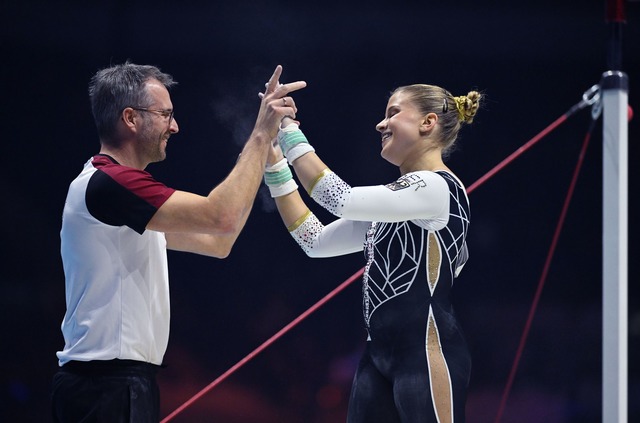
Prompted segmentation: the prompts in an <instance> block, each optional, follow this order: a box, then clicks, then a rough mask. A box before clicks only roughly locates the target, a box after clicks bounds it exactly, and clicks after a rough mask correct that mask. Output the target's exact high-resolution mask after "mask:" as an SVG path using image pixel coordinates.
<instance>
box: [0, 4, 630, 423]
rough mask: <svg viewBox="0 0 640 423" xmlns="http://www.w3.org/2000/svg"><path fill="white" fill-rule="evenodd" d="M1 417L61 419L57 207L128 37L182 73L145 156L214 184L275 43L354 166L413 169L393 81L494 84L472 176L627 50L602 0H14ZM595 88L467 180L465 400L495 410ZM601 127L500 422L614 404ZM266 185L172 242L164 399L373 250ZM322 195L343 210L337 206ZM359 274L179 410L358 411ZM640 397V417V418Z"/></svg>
mask: <svg viewBox="0 0 640 423" xmlns="http://www.w3.org/2000/svg"><path fill="white" fill-rule="evenodd" d="M0 5H1V10H0V23H1V24H0V36H1V39H0V52H1V53H2V55H1V56H0V57H2V59H3V60H2V64H1V66H0V84H1V91H0V96H1V97H0V98H1V101H0V110H1V114H0V116H1V119H2V130H3V133H4V139H3V140H2V142H0V175H1V177H0V187H1V188H2V196H3V200H2V206H1V207H0V218H1V220H0V222H2V225H1V226H0V231H1V237H0V239H1V240H2V243H3V254H2V255H1V257H2V264H3V266H2V272H1V273H0V283H1V285H0V289H1V290H2V291H1V292H2V293H1V295H0V313H1V314H0V317H2V319H1V321H2V327H3V331H2V335H3V336H2V339H3V341H2V347H1V348H0V351H1V354H2V355H1V356H0V359H1V361H2V369H3V370H2V372H1V373H0V420H2V421H25V422H26V421H29V422H42V421H49V398H48V394H49V385H50V380H51V376H52V375H53V373H54V372H55V370H56V366H57V362H56V357H55V352H56V351H57V350H59V349H60V348H61V347H62V346H63V342H62V336H61V334H60V330H59V325H60V322H61V319H62V316H63V314H64V307H65V305H64V276H63V272H62V266H61V262H60V257H59V229H60V218H61V211H62V207H63V203H64V198H65V195H66V190H67V186H68V184H69V182H70V181H71V180H72V179H73V178H74V177H75V176H76V175H77V174H78V172H79V171H80V170H81V168H82V165H83V163H84V162H85V161H86V160H87V159H88V158H89V157H90V156H91V155H93V154H94V153H96V152H97V151H98V148H99V144H98V139H97V136H96V134H95V129H94V126H93V121H92V118H91V114H90V110H89V104H88V98H87V84H88V81H89V78H90V77H91V76H92V75H93V74H94V73H95V72H96V71H97V70H98V69H100V68H103V67H106V66H108V65H109V64H112V63H121V62H123V61H124V60H127V59H130V60H131V61H133V62H136V63H145V64H147V63H148V64H154V65H157V66H159V67H160V68H161V69H162V70H163V71H165V72H168V73H171V74H172V75H173V76H174V77H175V79H176V80H177V81H179V85H178V86H177V87H176V89H175V90H174V91H173V92H172V100H173V103H174V106H175V110H176V119H177V121H178V123H179V125H180V133H179V134H178V135H176V136H174V137H172V138H171V141H170V143H169V147H168V159H167V160H166V161H165V162H163V163H159V164H153V165H151V166H150V167H149V168H148V170H149V171H150V172H151V173H152V174H153V175H154V176H156V178H157V179H159V180H160V181H163V182H165V183H166V184H168V185H170V186H173V187H175V188H178V189H183V190H189V191H193V192H196V193H200V194H206V193H207V192H208V191H209V190H210V189H211V188H213V187H214V186H215V185H216V184H217V183H218V182H220V181H221V180H222V179H223V178H224V177H225V176H226V174H227V173H228V172H229V170H230V169H231V167H232V166H233V164H234V161H235V158H236V156H237V154H238V152H239V151H240V148H241V145H242V143H243V142H244V140H245V139H246V137H247V136H248V134H249V132H250V130H251V127H252V124H253V121H254V118H255V113H256V112H257V108H258V100H257V95H256V94H257V92H258V91H259V90H261V89H262V88H263V84H264V82H265V81H266V79H267V78H268V77H269V76H270V74H271V72H272V70H273V68H274V67H275V65H277V64H282V65H283V66H284V74H283V77H282V80H283V81H293V80H299V79H302V80H306V81H307V83H308V87H307V88H306V89H305V90H303V91H301V92H299V93H297V94H296V95H295V99H296V103H297V105H298V107H299V114H298V118H299V120H300V121H301V122H302V125H303V129H304V130H305V133H306V134H307V135H308V137H309V138H310V139H311V141H312V144H313V145H314V146H315V147H316V150H317V151H318V152H319V154H320V155H321V156H322V157H323V158H324V159H325V161H326V162H327V163H328V164H329V165H330V166H331V167H332V169H334V170H335V171H336V172H337V173H338V174H339V175H340V176H342V177H343V179H345V180H346V181H348V182H349V183H351V184H352V185H363V184H379V183H387V182H390V181H392V180H394V179H395V178H396V177H397V175H398V172H397V169H395V168H394V167H393V166H391V165H390V164H388V163H387V162H385V161H384V160H383V159H381V158H380V157H379V148H380V147H379V142H380V141H379V140H380V138H379V135H378V133H377V132H376V131H375V124H376V123H377V122H379V121H380V120H381V118H382V117H383V114H384V108H385V105H386V100H387V97H388V93H389V91H390V90H392V89H393V88H395V87H397V86H399V85H404V84H409V83H416V82H422V83H432V84H436V85H440V86H443V87H446V88H447V89H449V90H450V91H452V92H453V93H454V95H462V94H466V93H467V92H468V91H469V90H471V89H479V90H482V91H483V92H484V93H485V100H486V101H485V103H484V107H483V109H482V110H481V111H480V112H479V114H478V116H477V118H476V121H475V122H474V123H473V124H472V125H471V126H469V127H467V128H465V129H464V131H463V132H462V133H461V137H460V139H459V149H458V151H457V152H455V153H454V154H453V155H452V157H451V159H450V160H449V165H450V167H451V168H452V169H453V170H454V171H455V172H456V173H457V174H458V176H459V177H460V178H461V179H462V180H463V181H464V182H465V183H466V185H467V186H469V185H471V183H473V182H474V181H476V180H477V179H478V178H480V177H481V176H482V175H484V174H485V173H486V172H487V171H489V170H490V169H491V168H492V167H493V166H495V165H496V164H497V163H499V162H500V161H501V160H502V159H504V158H505V157H506V156H508V155H509V154H511V153H512V152H513V151H515V150H516V149H518V148H519V147H520V146H521V145H523V144H524V143H525V142H527V141H528V140H529V139H531V138H532V137H533V136H535V135H536V134H538V133H539V132H540V131H541V130H543V129H544V128H545V127H546V126H547V125H549V124H550V123H551V122H553V121H554V120H555V119H556V118H558V117H560V116H561V115H562V114H563V113H565V112H566V111H567V110H568V109H569V108H570V107H571V106H573V105H574V104H576V103H577V102H578V101H580V99H581V96H582V93H583V92H584V91H585V90H587V89H588V88H590V87H591V86H592V85H594V84H597V83H598V82H599V80H600V76H601V75H602V73H603V72H604V71H606V70H609V67H608V64H607V60H606V53H607V39H608V34H609V29H608V26H607V24H606V23H605V19H604V18H605V5H604V2H603V1H596V0H584V1H580V2H569V1H562V2H557V1H551V0H539V1H532V0H521V1H517V2H506V1H491V2H490V1H485V0H477V1H451V2H428V1H421V2H418V1H408V0H398V1H394V2H385V3H378V2H359V1H353V2H338V1H334V0H328V1H323V2H300V1H299V2H293V1H286V0H280V1H273V2H258V1H246V2H245V1H236V2H224V3H222V2H210V1H191V2H171V3H169V2H158V1H155V2H152V1H123V0H119V1H111V2H83V1H66V2H51V1H35V0H30V1H23V2H10V1H6V0H5V1H2V2H0ZM639 18H640V3H638V2H629V3H627V21H628V22H627V24H626V25H625V26H624V31H623V67H622V70H624V71H625V72H627V74H628V75H629V77H630V82H631V91H630V95H629V99H630V103H631V105H632V106H635V109H636V113H640V104H639V103H638V94H639V91H638V85H640V83H639V82H638V79H637V78H638V75H640V73H639V70H640V55H639V54H638V53H639V52H640V33H639V30H638V24H639ZM590 119H591V118H590V115H589V111H588V110H583V111H582V112H580V113H578V114H577V115H575V116H574V117H572V118H571V119H570V120H569V121H567V122H566V123H564V124H563V125H562V126H560V127H559V128H558V129H557V130H555V131H553V132H552V133H551V134H550V135H548V136H547V137H545V138H544V139H543V140H542V141H541V142H540V143H538V144H537V145H536V146H535V147H534V148H532V149H531V150H530V151H528V152H527V153H525V154H524V155H523V156H521V158H519V159H518V160H517V161H515V162H514V163H512V164H511V165H510V166H508V167H507V168H505V169H504V170H503V171H501V172H500V173H498V174H497V175H496V176H495V177H493V178H492V179H490V180H489V181H488V182H486V183H485V184H484V185H482V186H481V187H480V188H478V189H477V190H476V191H474V192H473V193H472V194H471V195H470V197H471V205H472V226H471V233H470V238H469V241H468V242H469V248H470V252H471V258H470V261H469V263H468V264H467V266H466V268H465V270H464V272H463V273H462V275H461V277H460V278H459V279H458V280H457V286H456V290H455V303H456V306H457V309H458V313H459V315H460V319H461V320H462V323H463V325H464V327H465V329H466V332H467V337H468V341H469V343H470V346H471V349H472V353H473V357H474V368H473V374H472V380H471V386H470V389H469V402H468V422H470V423H481V422H491V421H493V419H494V418H495V415H496V412H497V409H498V404H499V402H500V396H501V395H502V392H503V390H504V387H505V384H506V381H507V377H508V374H509V371H510V369H511V366H512V362H513V359H514V356H515V352H516V348H517V345H518V341H519V339H520V336H521V334H522V332H523V328H524V325H525V321H526V318H527V314H528V312H529V307H530V305H531V302H532V299H533V296H534V292H535V290H536V286H537V284H538V280H539V279H540V276H541V273H542V268H543V264H544V262H545V258H546V254H547V252H548V249H549V246H550V244H551V240H552V236H553V233H554V230H555V225H556V222H557V220H558V217H559V215H560V211H561V208H562V204H563V201H564V199H565V196H566V192H567V189H568V187H569V181H570V178H571V175H572V172H573V169H574V167H575V164H576V160H577V157H578V152H579V149H580V146H581V144H582V141H583V138H584V136H585V134H586V131H587V128H588V126H589V122H590ZM638 137H639V131H638V117H637V116H636V118H635V119H634V120H632V121H631V124H630V129H629V147H630V153H629V154H630V159H629V164H630V187H629V200H630V207H629V247H630V251H629V293H630V294H629V319H630V320H629V332H630V333H629V345H630V348H629V391H630V402H629V403H630V408H631V410H630V420H629V421H636V420H638V419H640V409H639V408H638V401H637V400H638V398H640V369H639V365H638V361H637V357H638V354H639V353H640V351H639V349H640V345H639V344H640V342H639V339H640V301H639V290H638V287H637V285H638V278H639V276H638V263H637V256H638V248H637V246H636V244H635V236H634V235H637V234H638V226H637V220H636V216H637V215H638V199H637V189H638V188H637V181H638V170H637V166H636V165H635V159H637V158H638ZM601 144H602V126H601V124H600V123H598V124H597V125H596V129H595V132H594V135H593V138H592V140H591V145H590V147H589V150H588V152H587V155H586V158H585V162H584V167H583V170H582V173H581V175H580V179H579V181H578V185H577V187H576V191H575V195H574V198H573V201H572V203H571V206H570V208H569V211H568V215H567V220H566V223H565V226H564V229H563V232H562V234H561V237H560V239H559V243H558V246H557V250H556V253H555V256H554V257H553V261H552V264H551V268H550V272H549V275H548V278H547V280H546V285H545V288H544V291H543V293H542V296H541V299H540V303H539V306H538V310H537V313H536V315H535V318H534V320H533V326H532V328H531V332H530V334H529V338H528V341H527V344H526V347H525V350H524V354H523V356H522V359H521V361H520V365H519V368H518V373H517V375H516V378H515V381H514V385H513V388H512V390H511V394H510V396H509V400H508V402H507V408H506V410H505V414H504V418H503V420H502V421H503V422H519V423H527V422H572V423H573V422H576V423H578V422H580V423H583V422H599V421H600V419H601V372H602V371H601V357H602V354H601V349H602V343H601V326H602V323H601V322H602V306H601V297H602V295H601V290H602V282H601V280H602V266H601V254H602V246H601V244H602V212H601V208H602V205H601V201H602V193H601V189H602V182H601V181H602V165H601V162H602V147H601ZM266 195H267V194H266V193H265V192H264V191H261V193H260V195H259V198H258V199H257V201H256V203H255V207H254V210H253V212H252V215H251V217H250V219H249V221H248V223H247V225H246V228H245V230H244V231H243V233H242V234H241V236H240V238H239V239H238V242H237V244H236V246H235V248H234V250H233V252H232V254H231V256H230V257H229V258H227V259H225V260H216V259H211V258H205V257H199V256H194V255H188V254H182V253H173V252H172V253H170V256H169V260H170V277H171V295H172V327H171V331H172V332H171V339H170V344H169V349H168V351H167V354H166V362H167V364H168V365H169V366H168V368H167V369H165V370H164V371H162V372H161V374H160V376H159V380H160V384H161V389H162V398H163V406H162V413H163V415H166V414H168V413H169V412H171V411H172V410H174V409H175V408H176V407H178V406H179V405H181V404H182V403H184V402H185V401H186V400H187V399H189V398H190V397H191V396H192V395H194V394H195V393H196V392H198V391H199V390H200V389H202V388H204V387H205V386H206V385H207V384H208V383H210V382H211V381H212V380H214V379H215V378H216V377H217V376H219V375H220V374H222V373H223V372H224V371H226V370H227V369H228V368H230V367H231V366H232V365H233V364H235V363H236V362H237V361H239V360H240V359H242V358H243V357H244V356H245V355H247V354H248V353H250V352H251V351H252V350H254V349H255V348H256V347H258V346H259V345H260V344H261V343H262V342H264V341H265V340H266V339H268V338H269V337H271V336H272V335H273V334H274V333H276V332H277V331H278V330H279V329H281V328H282V327H283V326H285V325H286V324H287V323H289V322H290V321H291V320H293V319H294V318H295V317H296V316H298V315H299V314H300V313H302V312H303V311H305V310H306V309H307V308H308V307H310V306H311V305H312V304H314V303H315V302H316V301H318V300H319V299H320V298H321V297H322V296H324V295H325V294H326V293H328V292H329V291H330V290H332V289H333V288H334V287H336V286H337V285H338V284H339V283H341V282H342V281H344V280H345V279H347V278H348V277H349V276H351V275H352V274H354V273H355V272H357V271H358V270H359V269H360V268H361V267H362V265H363V264H364V263H363V260H362V257H361V256H359V255H352V256H348V257H340V258H332V259H318V260H312V259H309V258H307V257H306V256H305V255H304V254H303V253H302V252H301V251H300V250H299V248H298V247H297V246H296V245H295V243H294V242H293V241H292V240H291V239H290V238H289V235H288V234H287V233H286V231H285V230H284V228H283V227H282V224H281V222H280V218H279V217H278V215H277V213H274V209H273V204H272V201H271V200H270V199H269V198H268V197H266ZM313 210H314V211H315V212H316V213H317V214H318V216H319V217H320V218H321V219H323V220H324V221H325V222H328V221H329V220H330V219H331V217H330V216H328V215H327V214H325V213H324V212H323V211H322V210H320V209H318V208H317V207H314V208H313ZM360 304H361V300H360V285H359V281H356V282H355V283H354V284H352V285H351V286H349V287H348V288H347V289H346V290H345V291H344V292H342V293H341V294H339V295H338V296H337V297H335V298H334V299H333V300H332V301H330V302H329V303H328V304H327V305H325V306H324V307H322V308H321V309H320V310H319V311H317V312H316V313H314V314H312V315H311V316H310V317H309V318H308V319H306V320H304V321H303V322H302V323H301V324H299V325H298V326H296V327H295V328H294V329H293V330H291V331H290V332H288V333H287V334H286V335H285V336H283V337H282V338H281V339H279V340H278V341H277V342H276V343H274V344H273V345H272V346H271V347H270V348H268V349H267V350H265V351H264V352H263V353H262V354H260V355H258V356H257V357H256V358H255V359H253V360H251V361H250V362H249V363H248V364H247V365H245V366H244V367H242V368H241V369H240V370H238V371H237V372H235V373H234V374H233V375H232V376H231V377H229V378H228V379H227V380H225V381H224V382H223V383H222V384H221V385H219V386H218V387H217V388H215V389H214V390H212V391H211V392H209V393H208V394H207V395H206V396H205V397H204V398H202V399H200V400H199V401H198V402H196V403H195V404H194V405H193V406H192V407H190V408H189V409H188V410H187V411H185V412H184V413H183V414H181V415H180V416H178V417H177V418H176V419H175V420H174V421H176V422H191V421H198V422H200V421H216V422H230V423H235V422H237V423H245V422H252V423H262V422H265V423H266V422H286V423H289V422H291V423H295V422H305V423H307V422H312V423H325V422H341V421H344V415H345V409H346V401H347V396H348V391H349V386H350V382H351V377H352V374H353V370H354V366H355V363H356V362H357V358H358V356H359V353H360V351H361V349H362V346H363V343H364V332H363V329H362V323H361V310H360ZM634 419H635V420H634Z"/></svg>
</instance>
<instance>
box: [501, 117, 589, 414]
mask: <svg viewBox="0 0 640 423" xmlns="http://www.w3.org/2000/svg"><path fill="white" fill-rule="evenodd" d="M592 127H593V125H592ZM590 138H591V129H590V130H589V132H588V133H587V135H586V136H585V139H584V142H583V144H582V150H580V155H579V156H578V163H577V164H576V168H575V170H574V171H573V178H572V179H571V184H570V186H569V190H568V191H567V197H566V198H565V201H564V206H563V207H562V212H561V213H560V218H559V219H558V224H557V226H556V231H555V233H554V234H553V240H552V241H551V247H550V248H549V252H548V254H547V259H546V261H545V264H544V268H543V270H542V276H540V281H539V282H538V288H537V289H536V293H535V296H534V298H533V302H532V304H531V308H530V309H529V316H528V317H527V322H526V324H525V327H524V331H523V332H522V336H521V338H520V344H519V345H518V350H517V352H516V356H515V358H514V360H513V365H512V366H511V372H510V373H509V379H508V380H507V385H506V387H505V389H504V393H503V394H502V400H501V402H500V406H499V407H498V414H497V415H496V419H495V423H500V420H501V419H502V414H503V412H504V408H505V406H506V403H507V397H508V396H509V393H510V391H511V386H512V385H513V380H514V378H515V374H516V371H517V369H518V364H519V363H520V358H521V357H522V352H523V350H524V344H525V343H526V340H527V337H528V335H529V330H530V329H531V323H532V321H533V316H534V315H535V312H536V309H537V307H538V302H539V300H540V295H541V294H542V288H543V287H544V284H545V281H546V279H547V274H548V273H549V267H551V259H552V258H553V254H554V252H555V249H556V245H557V244H558V238H559V237H560V232H561V230H562V226H563V225H564V220H565V217H566V216H567V210H568V209H569V203H571V197H573V191H574V189H575V186H576V182H577V180H578V175H579V174H580V168H581V167H582V162H583V161H584V156H585V153H586V151H587V146H588V145H589V139H590Z"/></svg>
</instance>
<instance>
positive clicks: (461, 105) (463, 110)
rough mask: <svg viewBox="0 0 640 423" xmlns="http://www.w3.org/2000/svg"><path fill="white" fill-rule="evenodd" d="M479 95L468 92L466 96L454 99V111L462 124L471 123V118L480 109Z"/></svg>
mask: <svg viewBox="0 0 640 423" xmlns="http://www.w3.org/2000/svg"><path fill="white" fill-rule="evenodd" d="M480 97H482V96H481V94H480V93H479V92H477V91H469V93H468V94H467V95H463V96H460V97H454V98H453V99H454V100H455V102H456V109H457V110H458V119H459V120H460V121H461V122H464V123H471V122H473V118H474V116H475V115H476V113H477V112H478V108H479V107H480Z"/></svg>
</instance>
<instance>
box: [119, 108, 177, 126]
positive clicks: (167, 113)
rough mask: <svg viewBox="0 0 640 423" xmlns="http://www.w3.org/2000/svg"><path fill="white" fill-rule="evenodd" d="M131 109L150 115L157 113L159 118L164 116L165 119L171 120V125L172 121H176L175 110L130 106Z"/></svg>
mask: <svg viewBox="0 0 640 423" xmlns="http://www.w3.org/2000/svg"><path fill="white" fill-rule="evenodd" d="M129 108H130V109H133V110H137V111H139V112H149V113H156V114H158V115H159V116H162V117H163V118H165V119H166V118H169V123H171V121H172V120H173V119H174V115H173V113H174V110H173V109H171V110H167V109H164V110H162V109H147V108H146V107H133V106H129Z"/></svg>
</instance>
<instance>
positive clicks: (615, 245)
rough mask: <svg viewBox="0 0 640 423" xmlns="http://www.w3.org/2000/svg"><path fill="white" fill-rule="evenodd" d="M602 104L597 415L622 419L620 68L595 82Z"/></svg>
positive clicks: (624, 254) (623, 128) (624, 165)
mask: <svg viewBox="0 0 640 423" xmlns="http://www.w3.org/2000/svg"><path fill="white" fill-rule="evenodd" d="M600 88H601V94H602V107H603V155H602V165H603V170H602V171H603V183H602V214H603V216H602V231H603V235H602V291H603V292H602V294H603V302H602V315H603V321H602V323H603V324H602V332H603V335H602V421H603V422H604V423H626V422H627V414H628V411H627V410H628V408H627V402H628V391H627V377H628V376H627V369H628V364H627V362H628V357H627V356H628V340H627V339H628V338H627V336H628V301H627V295H628V173H629V172H628V117H627V113H628V111H627V109H628V92H629V79H628V77H627V75H626V74H625V73H624V72H620V71H608V72H605V73H604V74H603V75H602V80H601V84H600Z"/></svg>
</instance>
